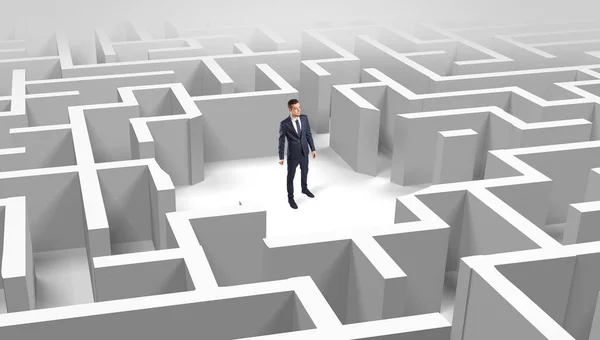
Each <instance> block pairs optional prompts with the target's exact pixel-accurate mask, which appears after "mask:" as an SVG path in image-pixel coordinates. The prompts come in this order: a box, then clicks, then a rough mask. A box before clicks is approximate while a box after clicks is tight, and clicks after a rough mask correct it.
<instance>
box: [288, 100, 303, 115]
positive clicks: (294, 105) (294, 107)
mask: <svg viewBox="0 0 600 340" xmlns="http://www.w3.org/2000/svg"><path fill="white" fill-rule="evenodd" d="M288 111H290V113H291V114H292V116H293V117H294V118H295V117H300V102H299V101H298V99H290V101H288Z"/></svg>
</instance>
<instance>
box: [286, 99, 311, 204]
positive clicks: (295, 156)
mask: <svg viewBox="0 0 600 340" xmlns="http://www.w3.org/2000/svg"><path fill="white" fill-rule="evenodd" d="M288 111H289V112H290V115H289V116H288V117H287V118H286V119H284V120H282V121H281V122H280V123H279V164H281V165H283V150H284V146H285V140H286V139H287V141H288V152H287V160H288V168H287V192H288V202H289V204H290V207H292V208H293V209H298V205H297V204H296V202H295V201H294V175H295V174H296V168H297V167H298V164H300V183H301V185H302V193H303V194H305V195H306V196H308V197H311V198H312V197H315V195H313V193H312V192H310V190H308V186H307V184H306V180H307V175H308V147H309V146H310V149H311V151H312V157H313V158H315V157H317V152H316V151H315V143H314V142H313V138H312V133H311V131H310V124H309V123H308V117H307V116H306V115H303V114H301V113H300V103H299V102H298V100H297V99H291V100H290V101H288Z"/></svg>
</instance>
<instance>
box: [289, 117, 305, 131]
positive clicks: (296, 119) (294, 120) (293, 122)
mask: <svg viewBox="0 0 600 340" xmlns="http://www.w3.org/2000/svg"><path fill="white" fill-rule="evenodd" d="M290 118H292V125H293V126H294V130H296V133H298V127H297V126H296V121H298V124H300V129H302V121H301V120H300V116H298V118H294V117H293V116H292V115H290ZM299 135H300V134H299V133H298V136H299Z"/></svg>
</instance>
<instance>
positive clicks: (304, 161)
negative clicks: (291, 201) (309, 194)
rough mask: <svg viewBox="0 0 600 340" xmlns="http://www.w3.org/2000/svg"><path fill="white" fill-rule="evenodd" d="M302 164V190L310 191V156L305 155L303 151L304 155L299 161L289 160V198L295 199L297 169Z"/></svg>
mask: <svg viewBox="0 0 600 340" xmlns="http://www.w3.org/2000/svg"><path fill="white" fill-rule="evenodd" d="M298 164H300V185H301V186H302V190H304V189H308V186H307V183H306V181H307V177H308V155H307V154H304V151H302V155H301V156H300V158H298V159H289V158H288V170H287V171H288V172H287V192H288V198H293V197H294V176H295V175H296V168H297V167H298Z"/></svg>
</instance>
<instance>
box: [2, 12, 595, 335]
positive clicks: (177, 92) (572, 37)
mask: <svg viewBox="0 0 600 340" xmlns="http://www.w3.org/2000/svg"><path fill="white" fill-rule="evenodd" d="M326 26H327V25H323V24H322V23H321V24H320V25H319V26H315V27H308V28H302V29H298V30H295V31H294V30H291V31H290V30H289V27H288V30H286V31H285V32H283V31H282V33H281V34H280V33H278V30H277V28H271V27H266V26H257V27H224V28H219V27H215V28H195V27H182V26H181V25H179V24H178V23H175V22H165V23H164V34H163V35H162V36H154V35H151V34H149V33H148V32H149V31H148V30H147V29H146V27H144V25H140V24H139V23H134V22H129V23H124V24H122V25H117V26H114V27H107V28H98V29H97V30H96V31H95V35H94V39H95V42H94V44H95V55H96V61H97V62H96V63H92V64H89V63H77V62H74V57H73V56H72V52H73V47H72V45H71V44H70V43H69V34H67V33H66V32H63V31H52V32H49V33H48V36H47V37H46V38H45V39H40V37H37V40H36V41H33V42H32V41H28V37H27V36H26V35H22V34H20V32H23V30H17V29H15V30H10V31H9V32H5V33H6V34H3V36H2V37H1V39H2V41H0V241H1V242H0V258H1V279H0V292H2V294H0V301H1V303H0V307H1V308H0V312H1V313H0V338H1V339H15V340H20V339H28V340H31V339H89V340H95V339H265V340H266V339H270V340H271V339H272V340H279V339H340V340H341V339H344V340H350V339H403V340H421V339H432V340H446V339H452V340H480V339H532V340H534V339H552V340H558V339H577V340H588V339H589V340H593V339H600V303H598V301H599V300H600V298H599V292H600V201H598V200H599V199H600V141H599V139H600V125H599V124H600V97H599V96H600V24H594V23H591V22H585V23H565V24H560V23H555V24H545V25H541V24H540V25H519V26H502V27H499V26H476V27H474V26H469V25H462V26H461V25H458V24H453V25H447V26H443V25H442V26H436V25H428V24H415V25H412V26H410V27H403V28H397V27H391V26H382V25H378V24H370V23H348V24H331V25H329V27H326ZM293 97H297V98H299V99H300V101H301V103H302V108H303V113H304V114H306V115H307V116H308V117H309V119H310V124H311V127H312V129H313V135H314V136H318V135H325V136H327V138H328V139H329V147H330V148H331V150H333V152H334V153H335V154H337V155H338V156H339V157H340V158H341V159H342V160H343V161H344V162H345V164H347V165H348V166H349V167H350V168H351V169H352V171H354V172H356V173H359V174H363V175H364V176H366V177H367V178H369V177H371V176H376V175H377V174H379V173H380V171H381V168H380V166H379V165H378V164H379V163H378V157H379V156H380V155H381V154H382V153H384V152H388V154H389V155H391V169H390V172H389V176H388V177H389V182H390V184H391V185H396V186H411V185H424V188H423V189H421V190H419V191H416V192H413V193H411V194H407V195H404V196H400V197H397V198H396V199H395V212H394V216H395V217H394V219H393V220H390V221H389V223H388V224H386V225H382V226H378V227H373V228H362V229H360V230H358V229H349V230H342V231H338V232H335V233H310V234H307V235H304V236H302V237H296V236H294V237H277V238H268V237H266V228H267V225H266V221H267V219H266V215H267V214H268V213H269V211H268V209H266V208H265V207H264V206H262V205H261V204H260V202H255V201H249V202H246V201H244V200H242V199H240V201H239V202H237V201H236V204H232V205H225V206H221V207H211V208H199V209H197V210H185V211H177V210H176V187H177V188H178V189H177V190H179V188H185V187H189V186H193V185H197V184H199V183H201V182H203V181H205V180H207V179H208V178H209V176H210V175H211V173H209V172H206V173H205V165H206V164H209V163H212V162H218V161H231V160H242V159H254V158H263V157H272V158H273V164H276V157H277V154H276V146H275V145H276V141H277V137H278V135H277V131H278V130H277V125H278V123H279V121H280V120H282V119H283V118H285V115H286V111H285V103H286V102H287V100H288V99H290V98H293ZM240 108H243V109H240ZM319 152H320V151H319ZM274 166H278V165H274ZM298 174H299V172H298ZM278 181H279V182H281V183H282V184H281V186H282V188H283V179H282V180H278ZM284 199H285V198H284V196H282V200H284ZM315 199H319V197H317V198H315ZM286 209H289V207H287V206H286ZM301 209H302V207H301ZM290 211H291V210H290ZM364 214H369V211H364ZM448 287H451V288H450V289H448ZM448 297H450V303H451V304H452V306H453V309H452V311H453V312H452V313H450V315H449V316H448V315H444V314H443V313H442V309H443V308H442V307H443V305H444V304H446V303H447V302H444V301H447V300H448Z"/></svg>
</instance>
